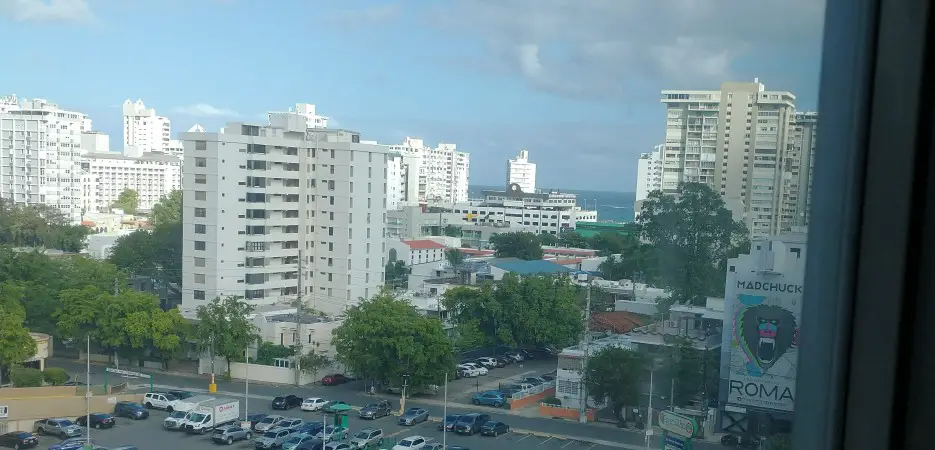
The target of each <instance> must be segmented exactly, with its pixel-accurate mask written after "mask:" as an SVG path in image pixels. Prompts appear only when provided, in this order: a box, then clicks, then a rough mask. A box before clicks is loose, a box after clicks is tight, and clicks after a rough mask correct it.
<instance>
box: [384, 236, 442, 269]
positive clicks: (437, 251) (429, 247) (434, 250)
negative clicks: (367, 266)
mask: <svg viewBox="0 0 935 450" xmlns="http://www.w3.org/2000/svg"><path fill="white" fill-rule="evenodd" d="M386 247H387V251H388V255H387V261H388V262H393V261H403V262H404V263H406V265H407V266H415V265H418V264H425V263H432V262H437V261H444V260H445V245H444V244H441V243H439V242H436V241H434V240H431V239H412V240H393V239H387V242H386Z"/></svg>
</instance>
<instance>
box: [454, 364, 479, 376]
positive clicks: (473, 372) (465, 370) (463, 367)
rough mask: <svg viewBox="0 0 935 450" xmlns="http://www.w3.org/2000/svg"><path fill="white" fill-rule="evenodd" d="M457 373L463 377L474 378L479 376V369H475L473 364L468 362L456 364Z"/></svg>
mask: <svg viewBox="0 0 935 450" xmlns="http://www.w3.org/2000/svg"><path fill="white" fill-rule="evenodd" d="M457 369H458V374H460V376H462V377H464V378H474V377H477V376H480V370H477V368H476V367H474V366H473V365H468V364H458V367H457Z"/></svg>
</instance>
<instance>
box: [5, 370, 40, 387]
mask: <svg viewBox="0 0 935 450" xmlns="http://www.w3.org/2000/svg"><path fill="white" fill-rule="evenodd" d="M10 381H12V382H13V387H40V386H42V372H40V371H39V369H33V368H32V367H14V368H11V369H10Z"/></svg>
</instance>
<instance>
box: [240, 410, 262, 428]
mask: <svg viewBox="0 0 935 450" xmlns="http://www.w3.org/2000/svg"><path fill="white" fill-rule="evenodd" d="M266 416H267V414H265V413H256V414H250V415H248V416H247V417H245V418H244V421H245V422H250V429H251V430H255V429H256V424H258V423H260V421H261V420H263V419H265V418H266Z"/></svg>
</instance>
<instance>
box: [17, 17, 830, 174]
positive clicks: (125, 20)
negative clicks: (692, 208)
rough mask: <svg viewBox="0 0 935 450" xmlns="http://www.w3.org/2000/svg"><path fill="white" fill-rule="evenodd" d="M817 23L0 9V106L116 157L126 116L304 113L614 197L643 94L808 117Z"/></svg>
mask: <svg viewBox="0 0 935 450" xmlns="http://www.w3.org/2000/svg"><path fill="white" fill-rule="evenodd" d="M821 3H822V2H819V1H818V0H787V1H783V2H768V3H767V2H750V1H742V0H723V1H710V0H665V1H651V0H576V1H570V0H397V1H392V0H383V1H380V0H369V1H368V0H340V1H338V0H334V1H331V0H276V1H263V2H260V1H253V0H188V1H182V0H159V1H142V0H0V42H4V43H5V45H4V50H5V51H4V58H5V60H6V61H7V64H4V66H5V67H6V69H5V70H2V71H0V94H17V95H19V96H20V97H41V98H47V99H49V100H52V101H55V102H57V103H59V104H60V105H62V106H63V107H65V108H69V109H76V110H80V111H84V112H87V113H88V114H90V115H91V118H92V119H93V121H94V127H95V128H96V129H99V130H102V131H105V132H108V133H110V134H111V135H112V138H111V141H112V142H113V143H115V144H116V143H119V142H120V140H121V138H120V133H121V131H120V128H121V124H120V122H121V117H120V108H119V106H120V104H121V103H122V102H123V100H125V99H126V98H132V99H133V100H136V99H137V98H141V99H143V101H144V102H145V103H146V105H147V106H149V107H154V108H156V110H157V112H158V113H159V114H164V115H167V116H169V117H170V118H171V119H172V124H173V131H174V132H177V131H184V130H185V129H187V128H188V127H190V126H191V125H192V124H194V123H200V124H202V125H203V126H205V127H206V128H208V129H214V128H218V127H220V126H222V125H223V124H224V123H225V122H226V121H229V120H244V121H262V119H263V117H264V113H265V112H266V111H270V110H283V109H286V108H288V107H289V106H291V105H293V104H295V103H297V102H304V103H314V104H316V105H318V110H319V113H320V114H324V115H328V116H330V117H331V118H332V119H333V120H334V121H336V123H337V124H338V125H339V126H341V127H344V128H350V129H355V130H358V131H360V132H361V133H362V134H363V135H364V138H365V139H375V140H378V141H380V142H381V143H387V144H389V143H397V142H399V141H401V140H402V138H403V137H404V136H414V137H420V138H423V139H425V140H426V142H427V143H429V144H432V145H434V144H435V143H437V142H439V141H441V142H453V143H455V144H457V145H458V148H459V149H460V150H463V151H467V152H469V153H470V154H471V164H472V166H471V174H470V175H471V182H472V184H488V185H489V184H501V183H504V177H505V171H506V169H505V164H506V160H507V159H508V158H510V157H512V156H514V155H515V154H516V153H517V152H518V150H519V149H520V148H526V149H528V150H529V151H530V156H531V158H532V159H533V161H534V162H536V163H538V165H539V166H538V170H539V184H540V185H542V186H548V187H564V188H576V189H595V190H610V191H632V190H633V186H634V179H635V175H636V157H637V156H638V154H639V153H641V152H645V151H649V150H650V149H651V148H652V146H653V145H654V144H657V143H659V142H661V140H662V139H663V137H664V133H665V122H664V120H665V119H664V117H665V111H664V109H663V107H662V105H661V104H660V103H659V91H660V90H661V89H716V88H717V87H718V86H719V84H720V82H721V81H727V80H752V79H753V78H754V77H759V78H760V80H761V81H763V82H764V83H766V86H767V89H775V90H789V91H792V92H793V93H795V94H796V96H797V97H798V104H799V108H800V109H815V108H816V101H817V99H816V96H817V83H818V71H819V62H820V60H819V57H820V40H821V23H822V16H823V5H821ZM13 67H15V68H16V70H10V68H13ZM114 150H119V149H114Z"/></svg>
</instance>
